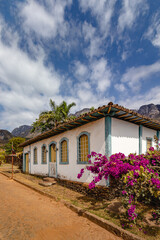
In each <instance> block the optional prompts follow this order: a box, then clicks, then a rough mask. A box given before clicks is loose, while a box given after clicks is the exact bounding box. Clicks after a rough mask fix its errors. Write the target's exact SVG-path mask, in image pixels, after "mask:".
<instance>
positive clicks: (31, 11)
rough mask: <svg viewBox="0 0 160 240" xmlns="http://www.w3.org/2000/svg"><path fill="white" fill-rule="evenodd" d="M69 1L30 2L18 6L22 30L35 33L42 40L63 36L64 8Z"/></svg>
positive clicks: (45, 0)
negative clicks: (58, 35)
mask: <svg viewBox="0 0 160 240" xmlns="http://www.w3.org/2000/svg"><path fill="white" fill-rule="evenodd" d="M71 2H72V1H71V0H68V1H67V0H66V1H65V0H59V1H56V0H52V1H47V0H44V1H39V2H38V1H36V0H31V1H29V0H28V1H27V2H26V3H21V4H19V16H20V17H21V18H22V23H23V27H24V30H25V31H27V32H30V31H31V32H35V33H36V34H37V35H39V36H41V37H43V38H50V37H53V38H54V37H55V36H56V35H57V34H60V35H61V36H65V34H66V31H67V25H66V22H65V20H64V14H65V8H66V7H67V6H70V4H71Z"/></svg>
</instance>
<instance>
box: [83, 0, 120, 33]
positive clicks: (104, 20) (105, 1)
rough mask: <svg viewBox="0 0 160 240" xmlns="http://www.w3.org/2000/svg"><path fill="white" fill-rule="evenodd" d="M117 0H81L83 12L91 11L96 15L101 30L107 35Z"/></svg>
mask: <svg viewBox="0 0 160 240" xmlns="http://www.w3.org/2000/svg"><path fill="white" fill-rule="evenodd" d="M115 3H116V0H101V1H99V0H87V1H86V0H79V4H80V6H81V9H82V11H83V12H87V11H88V10H90V11H91V13H92V15H93V16H94V17H96V19H97V21H98V23H99V27H100V30H101V32H102V33H103V34H104V35H105V36H107V35H108V33H109V30H110V24H111V18H112V16H113V12H114V6H115Z"/></svg>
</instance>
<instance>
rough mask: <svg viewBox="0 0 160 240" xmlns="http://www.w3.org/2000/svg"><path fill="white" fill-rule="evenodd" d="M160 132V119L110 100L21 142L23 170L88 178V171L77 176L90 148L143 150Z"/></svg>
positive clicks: (70, 178)
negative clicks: (146, 115) (104, 104)
mask: <svg viewBox="0 0 160 240" xmlns="http://www.w3.org/2000/svg"><path fill="white" fill-rule="evenodd" d="M159 132H160V122H158V121H155V120H153V119H150V118H147V117H145V116H142V115H140V114H138V113H136V112H134V111H131V110H129V109H126V108H124V107H121V106H119V105H117V104H113V103H109V104H108V105H106V106H102V107H99V108H98V109H96V110H94V111H92V112H89V113H86V114H84V115H82V116H80V117H78V118H76V119H74V120H71V121H69V122H65V123H63V124H61V125H58V127H56V128H53V129H52V130H49V131H47V132H45V133H43V134H40V135H38V136H36V137H34V138H32V139H29V140H27V141H25V142H24V143H22V144H21V146H22V147H23V171H24V172H28V173H31V174H38V175H46V176H51V177H56V178H57V177H58V178H61V179H67V180H72V181H82V182H89V181H90V180H91V176H90V175H89V173H85V174H84V176H83V177H82V178H81V179H80V180H78V179H77V174H78V173H79V171H80V169H81V168H83V167H85V166H86V164H88V159H87V155H88V154H89V153H90V152H91V151H95V152H97V153H102V154H106V155H107V156H110V155H111V154H114V153H118V152H122V153H124V154H125V155H128V154H129V153H137V154H141V153H145V152H146V151H147V149H148V148H149V147H150V146H154V136H155V135H156V136H157V137H158V139H159Z"/></svg>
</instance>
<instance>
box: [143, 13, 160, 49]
mask: <svg viewBox="0 0 160 240" xmlns="http://www.w3.org/2000/svg"><path fill="white" fill-rule="evenodd" d="M144 37H145V38H147V39H149V40H150V41H151V43H152V44H153V46H155V47H160V14H159V13H156V14H155V15H154V16H153V18H152V23H151V25H150V26H149V28H148V30H147V32H146V33H145V34H144Z"/></svg>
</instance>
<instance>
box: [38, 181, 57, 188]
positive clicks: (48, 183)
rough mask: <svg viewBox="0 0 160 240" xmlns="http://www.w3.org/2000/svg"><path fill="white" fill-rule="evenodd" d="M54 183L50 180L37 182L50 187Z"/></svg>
mask: <svg viewBox="0 0 160 240" xmlns="http://www.w3.org/2000/svg"><path fill="white" fill-rule="evenodd" d="M53 184H55V183H52V182H39V185H41V186H43V187H50V186H52V185H53Z"/></svg>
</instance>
